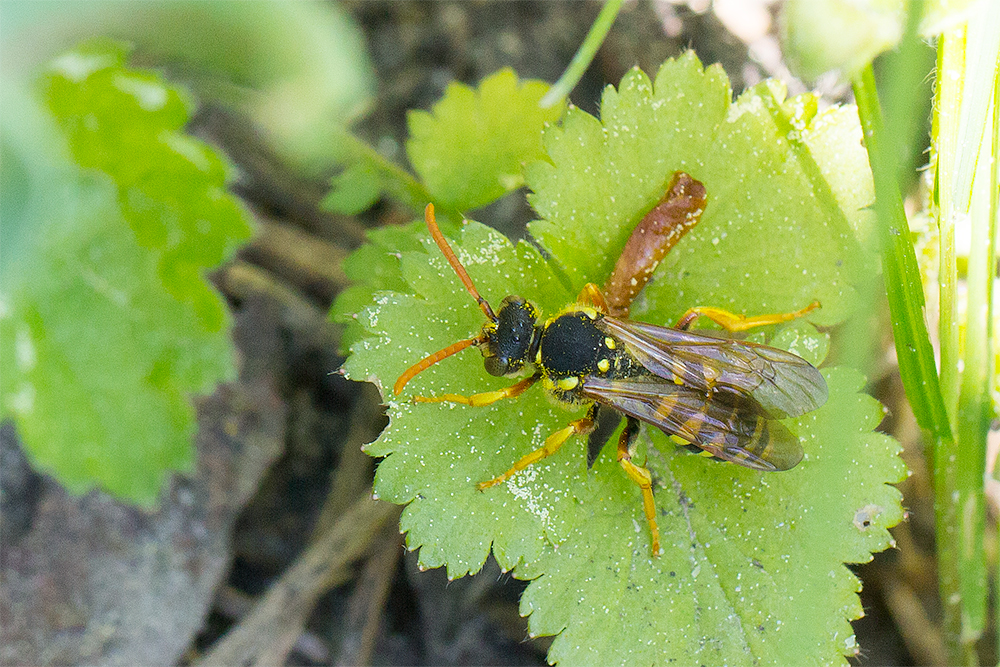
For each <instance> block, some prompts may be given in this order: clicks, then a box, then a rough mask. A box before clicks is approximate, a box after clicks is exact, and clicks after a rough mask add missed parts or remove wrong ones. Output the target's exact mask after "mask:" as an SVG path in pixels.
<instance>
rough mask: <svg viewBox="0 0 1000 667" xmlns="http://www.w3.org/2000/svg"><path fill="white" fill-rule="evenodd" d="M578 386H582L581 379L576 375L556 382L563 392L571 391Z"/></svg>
mask: <svg viewBox="0 0 1000 667" xmlns="http://www.w3.org/2000/svg"><path fill="white" fill-rule="evenodd" d="M578 384H580V378H578V377H577V376H575V375H571V376H570V377H567V378H560V379H559V380H558V381H557V382H556V385H557V386H558V387H559V388H560V389H562V390H563V391H569V390H570V389H573V388H575V387H576V385H578Z"/></svg>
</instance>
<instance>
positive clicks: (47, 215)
mask: <svg viewBox="0 0 1000 667" xmlns="http://www.w3.org/2000/svg"><path fill="white" fill-rule="evenodd" d="M123 61H124V51H123V50H122V49H121V48H120V47H117V46H115V45H109V44H98V43H95V44H90V45H87V46H84V47H81V48H79V49H77V50H75V51H72V52H69V53H67V54H65V55H63V56H61V57H60V58H58V59H56V60H55V61H54V63H53V65H52V67H51V68H50V70H49V71H48V73H47V74H46V76H45V78H44V81H43V84H44V85H43V89H42V92H43V96H44V99H45V102H46V103H47V106H48V110H49V113H50V114H51V118H52V120H54V121H55V122H56V123H57V124H58V126H59V129H61V130H62V133H63V136H64V138H65V143H66V146H67V147H68V149H69V151H68V152H69V153H70V154H71V155H72V157H73V158H74V160H75V161H76V163H77V165H79V166H82V167H84V168H85V169H86V171H81V170H80V169H79V166H74V165H73V164H71V163H68V162H64V161H63V162H61V161H60V159H61V158H62V157H63V156H59V155H53V154H45V155H44V158H42V159H46V160H48V161H49V163H50V164H49V166H48V167H47V170H48V172H47V173H49V175H50V176H51V178H48V179H47V180H46V181H45V182H44V183H42V182H34V183H29V185H28V193H27V196H28V199H29V203H28V204H26V205H27V206H28V209H27V213H26V214H25V215H24V216H23V217H22V218H20V219H18V220H15V221H14V222H13V223H10V224H16V225H19V226H24V227H25V228H30V229H31V234H32V236H31V239H32V240H31V242H26V243H24V244H23V245H22V253H21V256H19V257H18V258H17V261H16V263H14V264H12V265H11V267H13V268H9V270H10V272H11V273H10V274H9V275H8V276H7V277H8V278H9V281H8V282H5V286H4V287H5V290H4V295H3V306H4V307H3V310H2V313H0V314H2V317H0V330H2V335H0V341H2V342H0V345H2V346H3V352H2V354H0V358H2V359H3V377H4V396H3V400H2V402H0V403H2V410H3V412H4V414H5V415H6V416H12V417H14V419H15V420H16V421H17V424H18V428H19V431H20V433H21V436H22V438H23V440H24V443H25V445H26V447H27V449H28V451H29V453H30V454H31V456H32V457H33V459H34V461H35V462H36V463H37V464H38V465H39V466H40V467H42V468H43V469H45V470H47V471H49V472H51V473H53V474H54V475H55V476H56V477H57V478H59V480H60V481H61V482H62V483H63V484H65V485H66V486H67V487H68V488H70V489H71V490H73V491H77V492H82V491H85V490H87V489H90V488H92V487H94V486H99V487H101V488H103V489H104V490H106V491H109V492H111V493H113V494H115V495H119V496H121V497H125V498H129V499H132V500H135V501H138V502H141V503H144V504H150V503H152V502H154V501H155V500H156V498H157V496H158V494H159V490H160V486H161V483H162V480H163V478H164V476H165V474H166V473H167V472H168V471H169V470H176V469H183V468H185V467H187V466H188V465H189V464H190V462H191V457H192V453H191V442H190V440H191V435H192V434H193V431H194V427H195V422H194V417H195V415H194V408H193V405H192V404H191V402H190V399H189V398H188V397H189V395H190V394H191V393H201V392H206V391H210V390H211V389H212V387H214V385H215V384H216V383H217V382H218V381H220V380H222V379H225V378H228V377H232V375H233V374H234V367H233V359H232V350H231V346H230V343H229V340H228V335H227V333H226V331H227V328H228V314H227V312H226V309H225V306H224V304H223V302H222V300H221V299H220V298H219V296H218V294H216V293H215V292H214V290H212V288H211V287H210V286H209V285H208V284H207V283H206V281H205V280H204V278H203V276H202V271H203V270H204V268H206V267H210V266H213V265H215V264H217V263H218V262H220V261H222V259H223V258H224V257H226V256H227V255H228V254H229V253H230V252H231V251H232V250H233V249H234V247H235V245H236V243H237V242H238V241H240V240H242V239H244V238H246V237H247V236H248V235H249V232H250V229H249V227H248V225H247V221H246V217H245V214H244V213H243V211H242V209H241V207H240V206H239V204H237V203H236V201H235V200H234V199H232V198H231V197H230V196H229V195H228V194H227V193H226V192H225V188H224V179H225V169H224V165H223V163H222V161H221V160H220V159H219V158H218V157H217V156H216V155H215V154H214V153H213V152H212V151H211V150H210V149H209V148H208V147H207V146H205V145H204V144H202V143H201V142H198V141H195V140H193V139H191V138H190V137H188V136H186V135H184V134H183V133H182V132H181V128H182V127H183V125H184V123H185V122H186V121H187V118H188V109H189V105H188V104H187V103H186V102H185V101H184V100H183V97H182V95H181V94H180V92H179V91H177V90H175V89H172V88H169V87H167V86H166V85H165V84H164V83H163V82H162V81H160V80H159V78H158V77H156V76H154V75H152V74H149V73H146V72H134V71H131V70H129V69H127V68H125V67H124V64H123ZM39 112H41V109H36V111H35V113H39ZM36 122H37V121H36ZM36 129H37V128H36ZM46 131H47V132H50V133H52V134H53V136H55V134H56V133H55V132H54V128H48V129H47V130H46ZM41 142H42V139H41V137H39V138H38V139H37V140H36V146H40V145H42V144H41ZM24 146H25V144H22V149H23V147H24ZM32 159H38V156H35V157H34V158H32ZM43 189H44V191H45V197H44V198H42V197H40V196H37V193H38V191H40V190H43ZM43 200H44V201H43ZM130 228H131V229H130ZM4 233H5V235H6V233H7V227H5V231H4Z"/></svg>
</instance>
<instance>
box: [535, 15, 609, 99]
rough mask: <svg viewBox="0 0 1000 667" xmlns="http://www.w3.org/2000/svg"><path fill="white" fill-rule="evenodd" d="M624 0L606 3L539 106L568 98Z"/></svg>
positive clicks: (594, 54)
mask: <svg viewBox="0 0 1000 667" xmlns="http://www.w3.org/2000/svg"><path fill="white" fill-rule="evenodd" d="M622 2H623V0H607V1H606V2H605V3H604V7H602V8H601V12H600V13H599V14H598V15H597V19H596V20H595V21H594V24H593V25H592V26H590V31H589V32H588V33H587V36H586V37H584V39H583V43H582V44H581V45H580V48H579V49H577V51H576V54H575V55H574V56H573V60H571V61H570V63H569V67H567V68H566V71H565V72H563V73H562V76H560V77H559V80H558V81H556V82H555V83H554V84H553V85H552V87H551V88H550V89H549V92H547V93H546V94H545V97H543V98H542V99H541V101H540V102H539V103H538V104H539V106H541V107H542V108H543V109H548V108H550V107H553V106H555V105H556V104H559V102H561V101H562V100H564V99H566V96H567V95H569V93H570V91H571V90H573V89H574V88H576V84H578V83H579V82H580V79H581V78H583V73H584V72H586V71H587V68H588V67H589V66H590V63H591V62H592V61H593V60H594V56H596V55H597V50H598V49H599V48H601V44H603V43H604V38H605V37H607V35H608V31H609V30H611V26H612V24H613V23H614V22H615V19H616V18H617V17H618V12H619V11H621V8H622Z"/></svg>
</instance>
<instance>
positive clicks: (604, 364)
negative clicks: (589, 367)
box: [597, 359, 611, 373]
mask: <svg viewBox="0 0 1000 667" xmlns="http://www.w3.org/2000/svg"><path fill="white" fill-rule="evenodd" d="M609 368H611V362H610V361H608V360H607V359H601V360H600V361H598V362H597V370H599V371H601V372H602V373H607V372H608V369H609Z"/></svg>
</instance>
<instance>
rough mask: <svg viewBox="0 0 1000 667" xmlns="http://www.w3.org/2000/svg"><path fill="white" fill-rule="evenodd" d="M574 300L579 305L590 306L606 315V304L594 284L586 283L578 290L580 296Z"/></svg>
mask: <svg viewBox="0 0 1000 667" xmlns="http://www.w3.org/2000/svg"><path fill="white" fill-rule="evenodd" d="M576 300H577V301H579V302H580V303H586V304H590V305H591V306H593V307H594V308H596V309H597V310H599V311H601V312H602V313H605V314H607V313H608V302H607V301H605V300H604V294H603V293H602V292H601V288H600V287H598V286H597V285H595V284H594V283H587V284H586V285H584V286H583V289H582V290H580V295H579V296H578V297H576Z"/></svg>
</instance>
